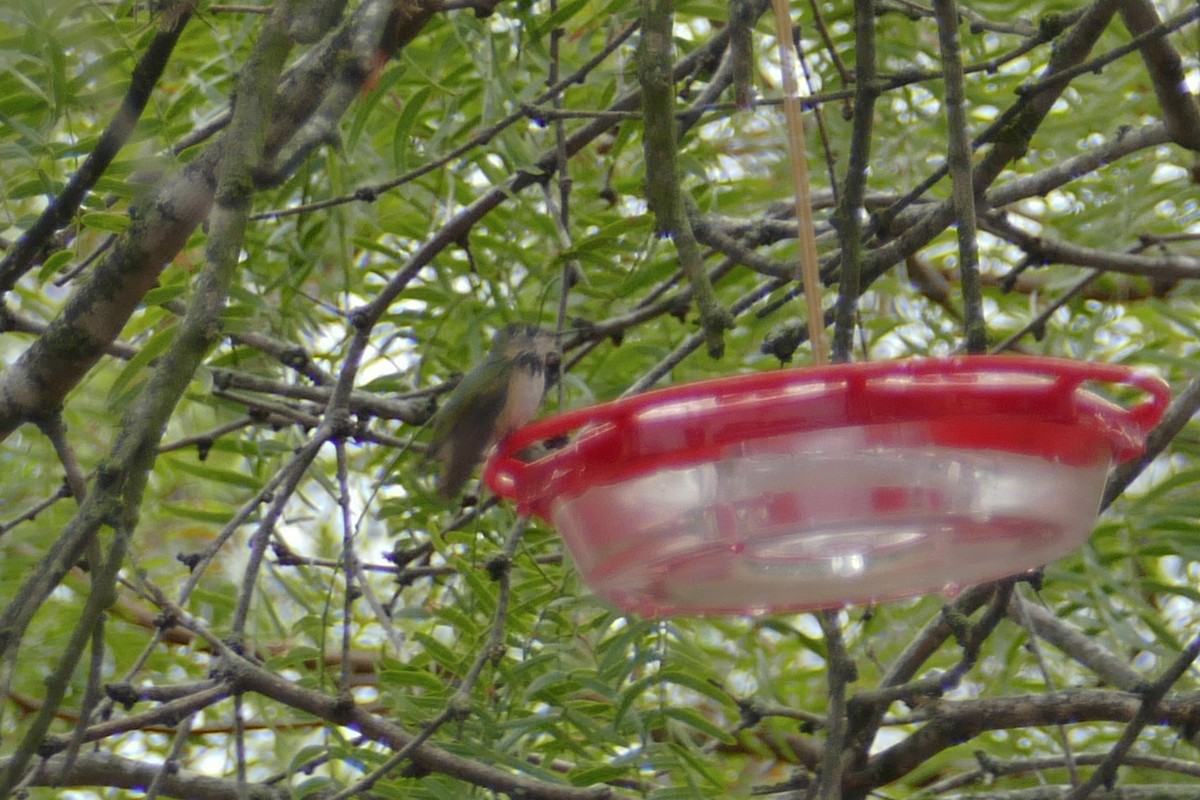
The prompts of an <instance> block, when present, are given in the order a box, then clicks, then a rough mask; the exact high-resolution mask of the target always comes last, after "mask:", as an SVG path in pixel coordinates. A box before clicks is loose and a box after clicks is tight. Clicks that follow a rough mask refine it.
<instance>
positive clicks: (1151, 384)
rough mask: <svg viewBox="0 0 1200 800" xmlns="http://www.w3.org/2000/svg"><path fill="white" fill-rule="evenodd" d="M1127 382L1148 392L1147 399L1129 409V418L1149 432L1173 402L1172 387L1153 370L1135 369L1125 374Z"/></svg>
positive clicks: (1138, 427)
mask: <svg viewBox="0 0 1200 800" xmlns="http://www.w3.org/2000/svg"><path fill="white" fill-rule="evenodd" d="M1124 382H1125V383H1127V384H1129V385H1130V386H1132V387H1134V388H1135V389H1140V390H1141V391H1143V392H1145V393H1146V399H1145V400H1143V401H1142V402H1140V403H1137V404H1136V405H1134V406H1133V407H1132V408H1130V409H1128V414H1129V418H1130V419H1131V420H1133V424H1134V425H1136V426H1137V429H1138V431H1139V432H1141V433H1142V434H1143V435H1145V434H1147V433H1149V432H1150V431H1151V430H1153V429H1154V426H1155V425H1157V424H1158V421H1159V420H1160V419H1162V416H1163V414H1164V413H1166V410H1167V406H1169V405H1170V404H1171V387H1170V386H1168V385H1167V382H1166V381H1164V380H1163V379H1162V378H1160V377H1158V376H1157V375H1155V374H1154V373H1153V372H1150V371H1149V370H1144V369H1134V370H1133V371H1132V372H1130V373H1129V374H1128V375H1126V376H1125V381H1124Z"/></svg>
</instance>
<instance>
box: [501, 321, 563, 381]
mask: <svg viewBox="0 0 1200 800" xmlns="http://www.w3.org/2000/svg"><path fill="white" fill-rule="evenodd" d="M555 338H556V337H555V335H554V333H553V332H551V331H547V330H544V329H542V328H538V327H536V326H534V325H521V324H513V325H506V326H504V327H503V328H501V329H500V330H498V331H496V337H495V339H494V340H493V341H492V355H493V356H500V357H503V358H508V359H512V360H513V361H514V362H515V363H516V364H518V365H526V366H530V367H534V368H536V369H539V370H540V369H543V368H545V366H546V365H547V364H550V365H553V364H557V363H558V360H559V358H560V357H561V353H559V350H558V344H557V343H556V342H555Z"/></svg>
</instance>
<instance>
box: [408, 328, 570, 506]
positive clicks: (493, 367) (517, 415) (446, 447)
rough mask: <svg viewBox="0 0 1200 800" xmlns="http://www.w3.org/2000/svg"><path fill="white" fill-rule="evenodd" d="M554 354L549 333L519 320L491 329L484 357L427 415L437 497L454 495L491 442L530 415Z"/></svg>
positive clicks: (515, 427)
mask: <svg viewBox="0 0 1200 800" xmlns="http://www.w3.org/2000/svg"><path fill="white" fill-rule="evenodd" d="M558 357H559V353H558V349H557V347H556V346H555V343H554V334H553V333H551V332H550V331H546V330H543V329H541V328H537V327H534V326H532V325H519V324H515V325H508V326H505V327H503V328H501V329H500V330H498V331H496V335H495V337H493V339H492V349H491V350H490V351H489V352H488V354H487V357H486V358H484V360H483V362H482V363H480V364H479V365H478V366H476V367H475V368H474V369H472V370H471V371H470V372H468V373H467V374H466V375H465V376H463V379H462V380H461V381H459V383H458V386H456V387H455V388H454V391H452V392H451V393H450V396H449V397H447V398H446V400H445V402H443V403H442V405H441V408H439V409H438V412H437V414H436V415H434V418H433V437H432V438H431V439H430V444H429V454H430V455H431V456H433V457H435V458H437V459H438V460H439V461H441V462H442V475H441V479H440V481H439V482H438V494H439V495H441V497H442V498H443V499H446V500H449V499H450V498H452V497H456V496H458V493H459V492H461V491H462V488H463V486H465V485H466V483H467V480H468V479H469V478H470V477H471V473H472V471H474V469H475V466H476V465H477V464H478V463H479V462H480V461H482V460H483V456H484V453H486V452H487V451H488V449H489V448H491V447H492V445H494V444H496V443H497V442H499V441H500V440H501V439H503V438H504V437H505V436H508V435H509V434H510V433H512V432H513V431H515V430H516V429H517V428H520V427H521V426H522V425H525V424H526V423H527V422H529V421H530V420H531V419H533V415H534V414H536V413H537V410H538V407H539V406H540V405H541V404H542V395H543V394H544V393H545V391H546V367H547V365H548V364H553V363H556V362H557V359H558Z"/></svg>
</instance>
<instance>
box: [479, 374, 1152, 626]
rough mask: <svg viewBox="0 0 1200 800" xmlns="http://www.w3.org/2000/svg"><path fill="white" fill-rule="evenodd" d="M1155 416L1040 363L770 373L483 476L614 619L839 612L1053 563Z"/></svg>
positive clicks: (1088, 522) (500, 460)
mask: <svg viewBox="0 0 1200 800" xmlns="http://www.w3.org/2000/svg"><path fill="white" fill-rule="evenodd" d="M1130 389H1132V390H1134V391H1133V392H1132V393H1131V392H1130V391H1129V390H1130ZM1101 390H1104V391H1110V390H1114V391H1113V393H1115V394H1118V395H1121V396H1128V395H1130V394H1133V395H1134V396H1135V398H1134V401H1133V403H1132V405H1129V406H1122V405H1119V404H1117V403H1114V402H1111V401H1109V400H1105V399H1102V398H1101V397H1100V395H1099V394H1097V393H1096V392H1097V391H1101ZM1122 393H1123V394H1122ZM1169 399H1170V394H1169V390H1168V388H1167V386H1166V384H1165V383H1164V382H1163V381H1162V380H1160V379H1159V378H1157V377H1155V376H1153V375H1152V374H1149V373H1147V372H1141V371H1137V370H1133V369H1129V368H1126V367H1120V366H1111V365H1096V364H1085V363H1077V362H1072V361H1063V360H1056V359H1043V358H1008V357H963V358H950V359H930V360H918V361H904V362H882V363H872V364H843V365H836V366H826V367H817V368H808V369H794V370H783V371H777V372H769V373H758V374H752V375H742V376H736V377H730V378H723V379H720V380H714V381H706V382H703V383H696V384H691V385H682V386H676V387H672V388H669V389H664V390H661V391H656V392H651V393H648V394H644V395H639V396H636V397H631V398H627V399H624V400H619V401H616V402H613V403H607V404H604V405H599V406H595V407H592V408H587V409H582V410H579V411H574V412H571V413H567V414H562V415H560V416H557V417H553V418H550V419H546V420H543V421H541V422H538V423H535V424H533V425H530V426H527V427H525V428H523V429H521V430H519V431H517V432H516V433H514V434H513V435H512V436H510V437H509V438H508V439H507V440H505V441H504V442H502V443H501V445H500V447H499V450H498V452H497V453H496V455H495V456H494V458H493V459H492V460H491V462H490V463H489V464H488V467H487V469H486V473H485V476H486V480H487V483H488V485H489V486H490V487H491V488H492V489H493V491H495V492H496V493H497V494H499V495H501V496H503V497H507V498H511V499H513V500H515V501H516V502H517V504H518V506H519V507H520V508H521V510H522V511H524V512H529V513H533V514H536V515H538V516H540V517H542V518H544V519H546V520H547V521H549V522H550V523H552V524H553V525H554V526H555V527H556V528H557V529H558V531H559V532H560V533H561V535H562V537H563V539H564V540H565V541H566V544H567V547H568V548H569V549H570V552H571V555H572V556H573V557H574V559H575V562H576V564H577V565H578V567H579V570H580V573H581V574H582V577H583V578H584V580H585V581H586V582H587V584H588V585H589V586H591V587H592V589H593V590H594V591H595V592H596V593H597V594H599V595H600V596H601V597H603V598H605V599H606V600H608V601H610V602H612V603H614V604H615V605H617V606H619V607H621V608H623V609H625V610H628V611H632V612H636V613H639V614H642V615H646V616H664V615H672V614H729V613H736V614H754V613H765V612H779V611H795V610H802V609H812V608H819V607H829V606H840V605H843V604H846V603H855V602H865V601H870V600H879V599H887V598H897V597H904V596H909V595H916V594H921V593H925V592H931V591H939V590H947V589H952V588H953V587H959V586H966V585H970V584H974V583H979V582H981V581H985V580H989V579H993V578H998V577H1002V576H1005V575H1010V574H1014V573H1017V572H1021V571H1023V570H1026V569H1031V568H1033V567H1037V566H1039V565H1041V564H1045V563H1046V562H1048V561H1051V560H1053V559H1055V558H1058V557H1059V556H1061V555H1063V554H1065V553H1067V552H1068V551H1070V550H1071V549H1073V548H1074V547H1076V546H1077V545H1079V544H1080V543H1081V542H1083V541H1084V540H1085V539H1086V538H1087V536H1088V534H1089V533H1090V531H1091V528H1092V525H1093V524H1094V522H1095V519H1096V514H1097V509H1098V508H1099V502H1100V496H1101V492H1102V490H1103V487H1104V481H1105V476H1106V474H1107V472H1108V469H1109V467H1110V466H1111V465H1112V464H1113V463H1117V462H1120V461H1124V460H1127V459H1130V458H1133V457H1135V456H1137V455H1138V454H1139V453H1141V452H1142V448H1143V444H1144V440H1145V436H1146V433H1147V432H1148V431H1149V430H1150V429H1151V428H1152V427H1153V426H1154V425H1155V424H1156V423H1157V422H1158V420H1159V419H1160V418H1161V416H1162V414H1163V411H1164V410H1165V408H1166V406H1167V403H1168V401H1169ZM567 437H569V438H568V440H567V444H566V445H565V446H562V447H560V448H559V449H557V450H552V451H550V452H549V454H547V455H544V456H542V457H539V458H536V459H535V460H530V461H526V460H522V458H521V457H520V456H519V455H518V454H520V453H522V451H525V450H526V449H527V448H529V447H531V446H532V445H535V444H538V443H541V442H554V441H556V440H557V441H558V442H560V443H561V441H562V440H563V439H564V438H567Z"/></svg>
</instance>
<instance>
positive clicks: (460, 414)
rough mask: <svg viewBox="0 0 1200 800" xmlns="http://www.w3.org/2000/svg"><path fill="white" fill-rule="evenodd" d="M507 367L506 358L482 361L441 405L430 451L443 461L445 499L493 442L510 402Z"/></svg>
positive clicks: (440, 489) (455, 492)
mask: <svg viewBox="0 0 1200 800" xmlns="http://www.w3.org/2000/svg"><path fill="white" fill-rule="evenodd" d="M508 369H509V367H507V366H506V365H505V364H504V363H503V362H484V363H483V364H480V365H479V366H478V367H477V368H476V369H474V370H472V372H471V373H470V374H469V375H467V377H465V378H463V380H462V382H461V383H460V384H459V388H458V389H456V390H455V391H454V392H452V393H451V395H450V396H449V397H448V398H446V401H445V402H444V403H443V404H442V407H441V408H440V409H438V413H437V416H436V417H435V419H434V423H433V437H432V438H431V439H430V443H429V446H430V450H429V453H430V455H431V456H433V457H435V458H437V459H438V460H439V461H441V462H442V477H441V480H440V481H439V483H438V494H439V495H441V496H442V497H443V498H444V499H447V500H448V499H450V498H452V497H456V496H457V495H458V493H459V492H461V491H462V489H463V486H465V485H466V483H467V481H468V480H470V478H471V473H472V472H474V471H475V465H476V464H478V463H479V462H480V460H482V458H483V452H484V450H486V449H487V446H488V445H489V444H490V443H491V438H492V432H493V431H494V430H495V427H496V420H497V419H498V418H499V416H500V412H501V411H503V410H504V406H505V403H506V402H507V400H506V397H505V394H506V392H505V389H506V388H507V376H506V374H505V372H506V370H508Z"/></svg>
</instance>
